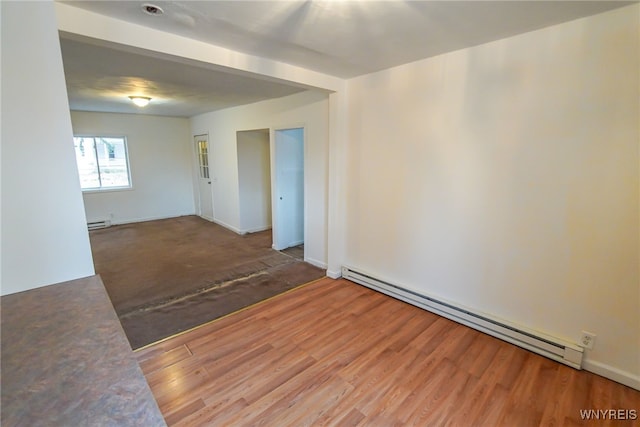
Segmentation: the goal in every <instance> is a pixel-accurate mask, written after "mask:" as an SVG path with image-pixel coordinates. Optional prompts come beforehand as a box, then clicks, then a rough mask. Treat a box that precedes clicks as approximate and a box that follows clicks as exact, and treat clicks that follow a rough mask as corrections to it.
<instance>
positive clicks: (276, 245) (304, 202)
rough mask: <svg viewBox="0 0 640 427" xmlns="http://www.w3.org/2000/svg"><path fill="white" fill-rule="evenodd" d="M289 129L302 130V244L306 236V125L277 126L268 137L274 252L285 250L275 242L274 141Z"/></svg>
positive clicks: (276, 201)
mask: <svg viewBox="0 0 640 427" xmlns="http://www.w3.org/2000/svg"><path fill="white" fill-rule="evenodd" d="M291 129H302V150H303V151H302V152H303V154H302V170H303V174H302V176H303V178H302V181H303V182H302V186H303V193H304V194H303V203H302V205H303V207H302V209H303V212H302V221H303V235H304V237H303V244H304V243H305V241H306V238H307V236H308V233H307V214H306V213H307V200H308V198H307V190H308V188H307V173H306V171H307V127H306V124H293V125H290V126H278V127H274V128H271V135H270V140H271V144H270V151H271V223H272V229H273V230H272V235H273V237H272V240H273V244H272V248H273V249H276V250H281V249H285V248H284V247H282V246H283V244H282V243H281V242H278V241H277V236H278V231H279V230H278V227H279V219H280V217H279V215H280V212H278V206H279V204H278V169H277V168H278V158H277V153H278V150H277V140H276V135H277V133H278V132H280V131H286V130H291ZM304 252H305V254H304V257H305V259H306V252H307V248H306V245H305V249H304Z"/></svg>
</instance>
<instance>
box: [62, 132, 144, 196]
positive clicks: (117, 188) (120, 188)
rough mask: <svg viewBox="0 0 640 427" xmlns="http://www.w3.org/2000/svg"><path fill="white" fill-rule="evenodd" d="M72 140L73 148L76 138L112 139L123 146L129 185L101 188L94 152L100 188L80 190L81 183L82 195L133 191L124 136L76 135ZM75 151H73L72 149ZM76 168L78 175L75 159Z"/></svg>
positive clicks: (127, 146) (127, 149)
mask: <svg viewBox="0 0 640 427" xmlns="http://www.w3.org/2000/svg"><path fill="white" fill-rule="evenodd" d="M73 138H74V146H75V139H76V138H94V139H95V138H112V139H115V138H117V139H122V141H123V144H124V157H125V165H126V168H127V177H128V180H129V185H121V186H110V187H103V186H102V178H101V176H100V164H99V161H98V154H97V152H95V153H94V154H95V156H96V162H97V163H98V165H97V166H98V179H99V181H100V183H101V184H100V187H88V188H82V183H81V184H80V186H81V190H82V192H83V193H105V192H110V191H128V190H132V189H133V181H132V179H131V164H130V162H129V144H128V140H127V137H126V135H105V134H89V133H88V134H76V135H73ZM94 150H97V148H95V141H94ZM74 151H75V149H74ZM76 167H77V168H78V174H80V167H79V165H78V163H77V159H76Z"/></svg>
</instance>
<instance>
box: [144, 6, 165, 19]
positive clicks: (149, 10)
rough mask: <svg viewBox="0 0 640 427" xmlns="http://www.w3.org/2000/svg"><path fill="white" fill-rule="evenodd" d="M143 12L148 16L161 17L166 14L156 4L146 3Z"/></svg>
mask: <svg viewBox="0 0 640 427" xmlns="http://www.w3.org/2000/svg"><path fill="white" fill-rule="evenodd" d="M142 11H143V12H144V13H146V14H147V15H152V16H159V15H162V14H163V13H164V10H162V8H161V7H160V6H156V5H155V4H151V3H145V4H143V5H142Z"/></svg>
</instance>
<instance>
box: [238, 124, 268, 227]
mask: <svg viewBox="0 0 640 427" xmlns="http://www.w3.org/2000/svg"><path fill="white" fill-rule="evenodd" d="M236 139H237V146H238V147H237V149H238V194H239V208H240V232H241V233H242V234H244V233H254V232H256V231H263V230H267V229H269V228H271V210H272V209H271V156H270V154H269V151H270V149H269V129H257V130H247V131H238V132H236Z"/></svg>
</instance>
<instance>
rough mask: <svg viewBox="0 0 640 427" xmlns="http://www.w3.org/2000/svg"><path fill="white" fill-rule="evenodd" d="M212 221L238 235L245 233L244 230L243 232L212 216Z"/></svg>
mask: <svg viewBox="0 0 640 427" xmlns="http://www.w3.org/2000/svg"><path fill="white" fill-rule="evenodd" d="M212 222H215V223H216V224H218V225H220V226H222V227H224V228H226V229H227V230H231V231H233V232H234V233H236V234H240V235H243V234H246V232H244V233H243V232H242V231H241V230H240V229H239V228H236V227H234V226H233V225H229V224H227V223H226V222H223V221H220V220H219V219H215V218H214V219H213V221H212Z"/></svg>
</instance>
